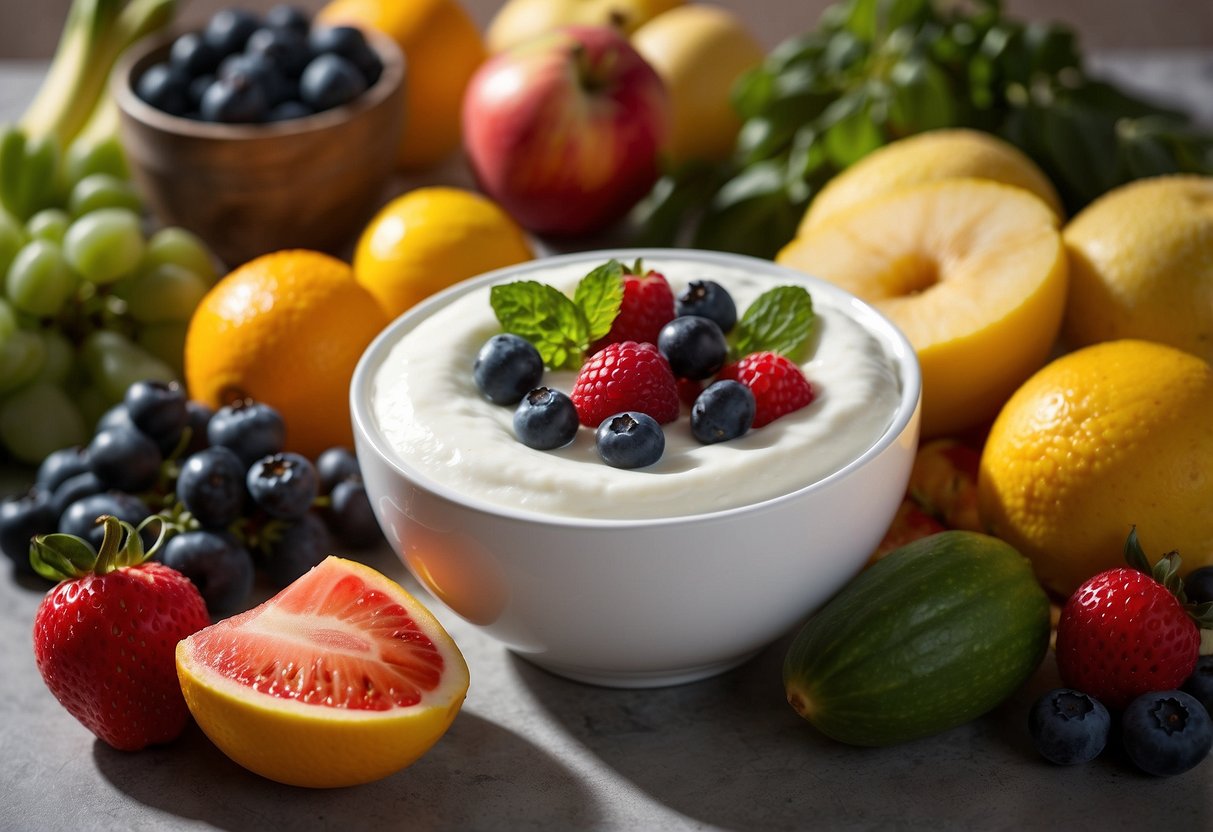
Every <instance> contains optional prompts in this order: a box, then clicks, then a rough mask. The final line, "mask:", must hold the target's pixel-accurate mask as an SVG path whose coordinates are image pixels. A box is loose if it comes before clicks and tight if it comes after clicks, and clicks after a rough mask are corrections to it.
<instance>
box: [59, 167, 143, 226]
mask: <svg viewBox="0 0 1213 832" xmlns="http://www.w3.org/2000/svg"><path fill="white" fill-rule="evenodd" d="M67 206H68V208H69V209H70V210H71V212H72V216H74V217H82V216H84V215H85V214H88V213H91V212H93V211H96V210H97V209H98V208H126V209H127V210H130V211H135V212H136V213H137V212H139V211H142V210H143V201H142V200H141V199H139V193H138V192H137V191H136V190H135V186H134V185H132V184H131V183H130V182H128V181H127V180H125V179H119V178H118V177H116V176H111V175H110V174H108V173H94V174H90V175H88V176H86V177H84V178H83V179H81V180H80V181H79V182H77V183H76V185H75V187H73V188H72V193H71V196H69V197H68V200H67Z"/></svg>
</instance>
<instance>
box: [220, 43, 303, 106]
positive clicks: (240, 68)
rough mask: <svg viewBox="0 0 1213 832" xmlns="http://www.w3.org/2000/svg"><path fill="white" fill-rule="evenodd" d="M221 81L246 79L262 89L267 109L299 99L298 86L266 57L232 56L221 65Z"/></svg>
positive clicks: (242, 54)
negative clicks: (288, 100) (290, 99)
mask: <svg viewBox="0 0 1213 832" xmlns="http://www.w3.org/2000/svg"><path fill="white" fill-rule="evenodd" d="M218 77H219V80H220V81H222V80H225V79H229V78H236V77H244V78H247V79H248V80H250V81H252V82H253V83H254V84H255V85H256V86H258V87H260V88H261V92H262V93H263V94H264V96H265V105H266V107H267V108H268V107H272V106H274V105H275V104H280V103H281V102H283V101H286V100H287V99H289V98H297V97H298V95H299V92H298V85H297V84H295V82H294V81H292V80H291V79H289V78H287V76H286V74H285V73H283V71H282V70H281V69H279V68H278V66H277V65H276V64H274V62H273V61H271V60H270V59H269V58H267V57H266V56H265V55H249V54H247V53H241V54H239V55H231V56H229V57H227V58H225V59H224V61H223V63H221V64H220V65H219V76H218Z"/></svg>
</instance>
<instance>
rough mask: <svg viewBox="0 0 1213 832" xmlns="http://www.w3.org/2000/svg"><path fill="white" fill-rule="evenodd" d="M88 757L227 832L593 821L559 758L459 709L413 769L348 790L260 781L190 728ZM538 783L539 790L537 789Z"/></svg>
mask: <svg viewBox="0 0 1213 832" xmlns="http://www.w3.org/2000/svg"><path fill="white" fill-rule="evenodd" d="M93 757H94V760H95V762H96V766H97V769H98V771H100V773H101V774H102V776H103V777H104V778H105V779H106V780H108V781H109V783H110V784H111V785H112V786H113V787H114V788H115V789H117V790H119V791H121V792H123V793H124V794H125V795H127V796H128V797H130V798H133V799H134V800H136V801H139V802H140V803H142V804H145V805H146V806H148V807H151V808H152V809H155V810H159V811H161V812H165V813H168V814H171V815H176V816H178V817H181V818H185V819H189V820H196V821H202V822H204V823H206V824H208V825H210V826H213V827H215V828H218V829H225V830H230V832H243V831H244V830H258V832H260V830H267V829H281V830H290V832H295V830H307V829H330V828H341V829H350V830H359V829H370V828H375V829H412V830H421V829H519V830H521V829H577V828H586V827H589V826H592V825H593V824H594V822H595V819H596V818H597V817H599V816H600V813H599V812H597V811H596V809H595V804H594V800H593V798H592V797H591V796H590V795H589V794H588V793H587V792H586V790H585V789H584V787H583V786H582V785H581V784H580V783H579V782H578V781H577V780H576V779H575V778H574V777H573V776H572V775H571V774H570V772H569V771H568V770H567V769H566V768H565V767H564V766H562V765H561V764H560V763H559V762H558V761H556V760H555V759H553V758H552V757H551V756H550V755H549V754H547V753H546V752H545V751H543V750H542V749H541V748H539V747H537V746H536V745H534V744H532V743H531V742H530V741H528V740H526V739H524V738H522V737H520V736H518V735H517V734H515V733H513V732H511V731H509V730H506V729H504V728H502V727H501V726H499V725H496V724H494V723H492V722H490V721H488V720H486V719H483V718H481V717H479V716H477V715H475V714H472V713H469V712H468V711H466V710H465V711H463V712H461V713H460V714H459V716H458V717H456V719H455V722H454V724H453V725H452V726H451V728H450V730H449V731H448V732H447V734H446V736H444V737H443V738H442V740H441V741H439V743H438V744H437V745H435V746H434V748H433V749H431V750H430V751H429V752H428V753H427V754H426V755H425V756H424V757H423V758H422V759H420V760H419V761H417V762H416V763H414V764H413V765H412V766H411V767H409V768H407V769H405V770H404V771H401V772H397V773H396V774H394V775H392V776H390V777H387V778H385V779H383V780H379V781H377V782H375V783H369V784H366V785H363V786H354V787H350V788H345V789H304V788H296V787H294V786H285V785H282V784H280V783H274V782H272V781H270V780H265V779H263V778H261V777H259V776H257V775H255V774H252V773H251V772H248V771H246V770H245V769H243V768H241V767H240V766H238V765H237V764H236V763H234V762H232V761H231V760H229V759H228V758H227V757H225V756H224V755H223V753H222V752H221V751H219V749H218V748H216V747H215V746H214V745H212V744H211V742H210V741H209V740H208V739H207V738H206V736H205V735H204V734H203V733H202V731H201V729H199V728H198V727H197V725H194V724H192V723H191V725H190V726H189V728H187V729H186V732H185V734H184V735H183V736H182V737H181V738H180V739H178V740H177V741H176V742H175V743H173V744H171V745H169V746H166V747H164V748H160V749H149V750H146V751H142V752H140V753H138V754H128V753H124V752H120V751H115V750H113V749H112V748H110V747H109V746H107V745H106V744H105V743H103V742H101V741H100V740H98V741H96V742H95V743H94V744H93ZM536 783H542V784H546V786H545V787H544V788H542V789H539V790H537V789H536V788H535V785H534V784H536ZM472 795H474V796H475V799H474V800H471V799H470V798H471V796H472ZM149 819H150V818H149ZM486 819H493V820H492V821H491V822H486ZM149 828H157V824H156V823H154V822H152V823H151V824H150V825H149Z"/></svg>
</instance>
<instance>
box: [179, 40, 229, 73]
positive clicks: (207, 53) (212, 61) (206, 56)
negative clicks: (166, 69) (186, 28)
mask: <svg viewBox="0 0 1213 832" xmlns="http://www.w3.org/2000/svg"><path fill="white" fill-rule="evenodd" d="M222 57H223V56H222V55H220V54H219V52H218V51H216V50H215V47H213V46H211V45H210V44H209V43H207V42H206V39H205V38H204V37H203V36H202V34H201V33H200V32H187V33H185V34H184V35H181V36H180V37H179V38H177V39H176V40H174V41H173V45H172V47H171V48H170V49H169V53H168V62H169V65H170V66H172V67H173V69H175V70H177V72H179V73H180V74H181V75H182V76H184V77H186V78H197V77H198V76H199V75H209V74H211V73H213V72H214V71H215V68H216V67H218V66H219V60H220V59H221V58H222Z"/></svg>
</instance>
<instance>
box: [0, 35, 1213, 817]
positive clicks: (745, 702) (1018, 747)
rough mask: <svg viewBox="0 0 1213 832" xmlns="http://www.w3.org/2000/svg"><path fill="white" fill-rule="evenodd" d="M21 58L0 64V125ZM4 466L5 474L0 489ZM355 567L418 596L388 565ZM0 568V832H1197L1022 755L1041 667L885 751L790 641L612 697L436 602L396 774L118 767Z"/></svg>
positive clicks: (1176, 78)
mask: <svg viewBox="0 0 1213 832" xmlns="http://www.w3.org/2000/svg"><path fill="white" fill-rule="evenodd" d="M1095 65H1096V66H1097V67H1099V68H1100V69H1101V70H1106V71H1107V72H1108V73H1109V74H1113V75H1115V76H1116V77H1117V78H1123V79H1125V80H1126V81H1128V82H1131V83H1135V84H1138V85H1140V86H1143V87H1144V88H1145V89H1147V90H1152V91H1157V92H1159V93H1160V94H1161V95H1163V96H1165V97H1166V98H1167V99H1168V100H1170V101H1173V102H1175V103H1179V104H1182V105H1184V106H1187V107H1188V108H1189V109H1191V110H1192V111H1194V112H1198V113H1199V114H1200V117H1201V119H1202V120H1203V121H1205V122H1206V123H1213V94H1211V93H1213V57H1211V56H1210V55H1208V54H1202V55H1197V54H1192V53H1182V54H1170V55H1166V54H1164V55H1159V54H1150V55H1146V54H1123V55H1115V56H1104V57H1102V58H1100V59H1098V60H1097V61H1095ZM40 74H41V67H40V66H31V65H19V64H12V63H9V64H5V63H3V62H0V122H3V121H4V120H6V118H7V119H11V118H12V117H13V116H14V115H15V114H17V113H19V112H20V109H21V107H22V106H23V103H24V101H25V100H27V99H28V97H29V96H30V95H31V94H32V91H33V89H34V86H35V85H36V83H37V81H38V79H39V77H40ZM13 477H14V474H13V472H8V476H7V477H6V480H7V481H8V483H9V484H10V485H11V484H12V483H13V481H14V479H13ZM366 560H367V561H368V562H369V563H371V565H373V566H375V567H377V568H379V569H381V570H382V571H384V572H385V573H386V574H388V575H389V576H391V577H393V578H395V579H397V580H399V581H401V582H402V583H403V584H404V585H405V586H406V587H407V588H409V589H410V590H411V591H413V592H414V593H417V594H419V597H421V598H422V599H423V600H424V601H427V602H429V601H430V600H431V599H429V598H428V596H426V595H425V593H424V590H421V589H420V588H419V587H418V585H417V584H416V582H414V581H413V580H412V579H411V578H410V577H409V576H408V575H407V574H406V573H405V570H404V568H403V567H402V566H401V565H400V563H399V562H398V561H397V560H396V559H395V558H394V557H393V556H391V555H390V553H388V552H386V551H382V552H376V553H374V554H372V555H371V556H369V557H367V558H366ZM7 571H8V570H7V566H6V567H5V569H4V574H0V667H2V668H3V673H0V749H2V753H0V830H20V831H21V832H25V831H26V830H58V829H64V830H68V829H71V830H93V829H114V830H144V829H156V830H160V829H201V828H218V829H227V830H246V829H247V830H254V829H285V830H297V829H368V828H373V827H386V828H407V829H413V830H428V829H458V830H495V829H509V830H514V829H535V828H542V829H574V828H596V829H644V830H659V829H661V830H665V829H668V830H682V829H738V830H742V829H771V830H778V829H818V828H820V829H890V830H892V829H981V830H987V829H988V830H1002V829H1006V830H1022V829H1066V828H1069V829H1099V830H1109V832H1110V831H1111V830H1122V829H1123V830H1132V829H1147V828H1148V829H1165V830H1208V829H1213V764H1210V763H1209V762H1206V763H1205V764H1204V765H1203V766H1201V767H1199V768H1197V769H1195V770H1193V771H1190V772H1188V773H1187V774H1184V775H1181V776H1179V777H1176V778H1171V779H1168V780H1161V779H1155V778H1151V777H1147V776H1145V775H1140V774H1137V773H1135V772H1134V771H1133V770H1132V769H1131V767H1130V766H1129V765H1128V763H1127V762H1126V761H1125V760H1124V759H1123V756H1122V755H1120V754H1119V753H1117V752H1114V751H1109V752H1106V753H1105V754H1104V756H1102V757H1101V758H1100V759H1098V760H1096V761H1095V762H1094V763H1091V764H1089V765H1086V766H1081V767H1074V768H1059V767H1054V766H1051V765H1049V764H1047V763H1045V762H1044V761H1043V760H1041V759H1040V758H1039V757H1038V756H1037V755H1036V753H1035V751H1034V750H1033V749H1032V746H1031V743H1030V740H1029V738H1028V734H1027V730H1026V714H1027V709H1028V707H1029V705H1030V703H1031V702H1032V700H1033V699H1034V698H1035V697H1036V695H1038V694H1039V693H1041V692H1043V691H1044V690H1047V689H1048V688H1050V687H1053V686H1055V685H1056V684H1057V679H1056V670H1055V667H1054V665H1053V662H1052V658H1051V657H1050V658H1049V659H1047V660H1046V662H1045V664H1044V665H1043V666H1042V667H1041V669H1040V670H1039V672H1038V673H1037V674H1036V675H1035V677H1034V678H1033V679H1032V680H1031V681H1030V682H1029V683H1028V684H1027V685H1026V686H1025V687H1024V688H1023V689H1022V690H1021V691H1019V692H1018V693H1017V694H1016V695H1015V696H1013V697H1012V698H1011V699H1010V700H1008V701H1007V702H1005V703H1004V704H1003V705H1002V706H1000V707H999V708H997V709H996V710H994V711H993V712H991V713H990V714H988V715H986V716H985V717H982V718H980V719H978V720H976V721H974V722H972V723H970V724H967V725H964V726H961V727H959V728H956V729H954V730H952V731H949V732H946V733H944V734H942V735H939V736H936V737H933V738H929V739H925V740H921V741H918V742H914V743H909V744H906V745H902V746H898V747H893V748H887V749H858V748H851V747H848V746H843V745H840V744H838V743H834V742H832V741H829V740H827V739H825V738H824V737H822V736H821V735H819V734H817V733H816V732H815V731H814V730H813V729H812V728H811V727H810V726H809V725H808V724H807V723H805V722H803V721H802V720H800V718H799V717H797V716H796V715H795V714H794V713H793V712H792V710H791V708H790V707H789V706H788V705H787V703H786V702H785V701H784V698H783V689H782V684H781V679H780V666H781V664H782V661H783V654H784V651H785V650H786V648H787V644H788V637H785V638H784V639H782V640H781V641H779V642H776V643H775V644H773V645H771V646H770V647H769V648H767V649H766V650H765V651H763V652H762V653H761V654H759V656H758V657H756V658H755V659H753V660H751V661H750V662H748V663H747V664H745V665H743V666H741V667H740V668H737V669H736V670H733V671H731V672H729V673H726V674H724V675H721V676H718V677H716V678H713V679H709V680H707V681H703V682H697V683H694V684H689V685H683V686H679V687H672V688H663V689H655V690H612V689H605V688H596V687H591V686H587V685H582V684H578V683H575V682H569V681H566V680H564V679H561V678H558V677H555V676H552V675H549V674H548V673H546V672H544V671H542V670H540V669H538V668H536V667H534V666H532V665H530V664H529V663H527V662H526V661H524V660H522V659H519V658H517V657H515V656H513V655H512V654H510V653H508V652H507V651H505V650H504V649H502V648H501V647H500V646H499V645H498V644H497V643H496V642H493V641H491V640H490V639H489V638H488V637H486V636H484V635H482V634H481V633H480V632H479V631H477V630H476V629H475V628H474V627H473V626H472V625H470V624H468V623H466V622H464V621H462V620H461V619H459V618H458V617H456V616H454V615H452V614H450V613H447V612H446V611H445V610H443V609H442V608H440V607H439V606H438V605H437V604H436V603H434V604H431V606H432V608H433V609H434V611H435V613H436V614H437V615H438V617H439V618H440V619H441V620H442V622H443V624H444V625H445V626H446V627H447V628H448V630H449V631H450V633H451V635H452V636H453V637H454V639H455V640H456V642H457V643H458V644H459V646H460V648H461V650H462V651H463V653H464V655H465V657H466V658H467V662H468V665H469V668H470V670H471V679H472V681H471V688H470V690H469V693H468V698H467V702H466V704H465V705H464V707H463V710H462V712H461V713H460V714H459V716H458V718H457V719H456V720H455V723H454V725H453V726H452V728H451V730H450V731H449V733H448V734H447V735H446V736H445V737H444V738H443V739H442V740H441V741H440V742H439V743H438V745H436V746H435V747H434V748H433V749H432V750H431V751H430V753H429V754H427V755H426V756H425V757H423V758H422V759H421V760H420V761H419V762H417V763H416V764H414V765H413V766H412V767H411V768H409V769H406V770H405V771H403V772H399V773H397V774H395V775H393V776H391V777H388V778H387V779H384V780H382V781H379V782H377V783H373V784H370V785H366V786H361V787H357V788H350V789H341V790H334V791H309V790H306V789H298V788H293V787H289V786H282V785H279V784H276V783H273V782H270V781H267V780H264V779H261V778H259V777H257V776H256V775H253V774H250V773H248V772H246V771H245V770H244V769H242V768H240V767H238V766H237V765H236V764H235V763H232V762H230V761H229V760H228V759H227V758H226V757H224V756H223V754H222V753H221V752H219V751H218V750H217V749H216V748H215V747H214V746H212V745H211V744H210V742H209V741H208V740H207V739H206V737H205V736H203V735H202V733H201V732H200V731H199V730H198V729H197V728H196V727H195V726H193V725H191V726H190V727H189V728H188V729H187V730H186V732H185V734H184V735H183V736H182V737H181V738H180V739H179V740H177V741H176V742H174V743H172V744H171V745H168V746H165V747H161V748H157V749H153V750H148V751H144V752H140V753H135V754H129V753H123V752H118V751H114V750H112V749H111V748H109V747H108V746H106V745H105V744H104V743H102V742H100V741H99V740H95V739H94V738H93V736H92V734H90V733H89V732H88V731H87V730H85V729H84V728H83V727H81V726H80V725H79V724H78V723H77V722H76V721H75V720H74V719H72V718H71V717H70V716H69V715H68V714H67V712H66V711H64V710H63V709H62V708H61V707H60V706H59V705H58V703H57V702H56V701H55V700H54V699H53V697H52V696H51V695H50V693H49V692H48V691H47V690H46V688H45V687H44V686H43V684H42V682H41V680H40V678H39V676H38V673H37V670H36V668H35V666H34V659H33V652H32V649H31V636H30V633H31V622H32V620H33V615H34V610H35V609H36V607H37V605H38V602H39V601H40V599H41V597H42V594H43V593H44V592H45V590H46V585H45V584H44V583H42V582H40V581H35V580H29V581H18V580H15V579H13V578H11V577H10V576H9V575H8V574H7Z"/></svg>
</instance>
